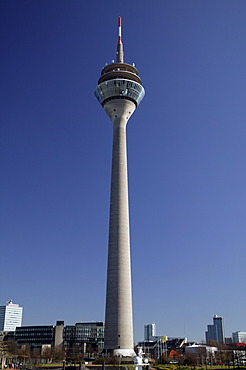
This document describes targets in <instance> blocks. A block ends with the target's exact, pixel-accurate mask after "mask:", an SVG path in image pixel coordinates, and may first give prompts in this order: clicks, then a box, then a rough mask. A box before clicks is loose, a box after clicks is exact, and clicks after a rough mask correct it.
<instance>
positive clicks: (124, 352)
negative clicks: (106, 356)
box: [113, 348, 136, 357]
mask: <svg viewBox="0 0 246 370" xmlns="http://www.w3.org/2000/svg"><path fill="white" fill-rule="evenodd" d="M113 353H114V355H115V356H118V357H134V356H136V353H135V352H134V350H133V349H132V348H131V349H123V348H122V349H120V348H119V349H115V350H114V352H113Z"/></svg>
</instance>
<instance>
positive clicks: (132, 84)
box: [95, 17, 145, 356]
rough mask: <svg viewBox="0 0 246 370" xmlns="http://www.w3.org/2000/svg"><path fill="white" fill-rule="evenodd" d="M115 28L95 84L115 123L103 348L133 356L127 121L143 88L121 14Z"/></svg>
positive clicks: (116, 353) (100, 98)
mask: <svg viewBox="0 0 246 370" xmlns="http://www.w3.org/2000/svg"><path fill="white" fill-rule="evenodd" d="M118 30H119V34H118V45H117V53H116V63H115V62H114V61H113V63H112V64H110V65H107V66H106V67H104V68H103V70H102V72H101V77H100V79H99V81H98V86H97V88H96V89H95V95H96V97H97V99H98V100H99V103H100V104H101V105H102V107H103V108H104V110H105V111H106V113H107V114H108V116H109V118H110V119H111V121H112V124H113V153H112V173H111V197H110V217H109V219H110V221H109V241H108V268H107V292H106V314H105V343H104V349H105V351H106V352H111V353H114V354H115V355H119V356H133V355H134V354H135V352H134V349H133V323H132V284H131V262H130V235H129V209H128V179H127V176H128V175H127V150H126V125H127V122H128V120H129V118H130V117H131V115H132V114H133V112H134V111H135V109H136V107H138V105H139V103H140V102H141V100H142V99H143V97H144V94H145V91H144V88H143V86H142V82H141V79H140V77H139V76H138V71H137V69H136V68H135V66H134V65H130V64H127V63H125V62H124V54H123V44H122V36H121V17H119V19H118Z"/></svg>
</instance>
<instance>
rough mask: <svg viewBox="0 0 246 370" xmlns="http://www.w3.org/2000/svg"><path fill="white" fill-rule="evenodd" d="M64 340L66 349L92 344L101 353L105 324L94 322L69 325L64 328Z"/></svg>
mask: <svg viewBox="0 0 246 370" xmlns="http://www.w3.org/2000/svg"><path fill="white" fill-rule="evenodd" d="M63 340H64V342H63V343H64V346H65V347H71V346H73V345H76V346H79V345H82V344H92V345H93V346H94V347H96V348H97V350H99V351H101V350H102V349H103V344H104V323H103V322H101V321H100V322H98V321H93V322H80V323H77V324H75V325H67V326H65V327H64V333H63Z"/></svg>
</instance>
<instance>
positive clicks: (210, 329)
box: [205, 315, 225, 343]
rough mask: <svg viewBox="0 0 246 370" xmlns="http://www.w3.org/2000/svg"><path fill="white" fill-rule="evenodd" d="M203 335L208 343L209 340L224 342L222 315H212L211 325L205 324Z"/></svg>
mask: <svg viewBox="0 0 246 370" xmlns="http://www.w3.org/2000/svg"><path fill="white" fill-rule="evenodd" d="M205 337H206V343H209V342H211V341H213V342H219V343H224V341H225V334H224V320H223V318H222V317H219V316H217V315H214V317H213V325H208V326H207V331H206V332H205Z"/></svg>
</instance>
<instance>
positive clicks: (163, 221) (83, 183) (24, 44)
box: [0, 0, 246, 340]
mask: <svg viewBox="0 0 246 370" xmlns="http://www.w3.org/2000/svg"><path fill="white" fill-rule="evenodd" d="M119 15H120V16H122V18H123V40H124V47H125V60H126V62H128V63H132V62H134V63H135V64H136V66H137V68H138V69H139V73H140V76H141V78H142V81H143V85H144V87H145V89H146V96H145V98H144V100H143V101H142V103H141V105H140V106H139V108H138V109H137V110H136V112H135V113H134V115H133V116H132V117H131V119H130V121H129V125H128V158H129V193H130V215H131V247H132V271H133V273H132V275H133V276H132V277H133V302H134V326H135V340H139V339H142V338H143V326H144V324H145V323H149V322H155V323H156V325H157V333H158V334H160V335H161V334H163V335H168V336H183V335H185V336H187V337H188V339H190V340H201V339H204V331H205V329H206V325H207V324H208V323H212V316H213V315H214V314H218V315H221V316H223V317H224V319H225V329H226V335H227V336H230V335H231V333H232V331H236V330H243V331H244V330H246V323H245V317H246V316H245V306H246V296H245V288H244V285H245V278H246V268H245V260H246V248H245V246H246V227H245V223H246V172H245V157H246V145H245V142H246V123H245V117H246V22H245V19H246V2H245V1H244V0H242V1H240V0H235V1H232V0H231V1H228V0H213V1H212V0H209V1H207V0H200V1H197V0H186V1H183V0H167V1H165V0H155V1H149V0H134V1H132V0H125V1H116V0H105V1H101V0H92V1H83V0H52V1H51V0H22V1H20V0H1V1H0V33H1V61H0V63H1V69H0V74H1V88H0V93H1V110H0V133H1V139H0V140H1V142H0V150H1V153H0V173H1V182H0V194H1V195H0V199H1V210H0V215H1V236H0V243H1V269H0V284H1V287H0V303H1V304H4V303H5V301H6V300H8V299H11V298H12V299H13V300H14V302H17V303H19V304H21V305H22V306H23V307H24V318H23V325H38V324H55V321H56V320H65V323H66V324H74V323H76V322H78V321H88V320H104V302H105V281H106V260H107V238H108V214H109V191H110V189H109V188H110V170H111V140H112V136H111V135H112V127H111V122H110V120H109V118H108V117H107V115H106V113H105V112H104V111H103V109H102V108H101V106H100V105H99V103H98V102H97V100H96V98H95V97H94V88H95V87H96V85H97V80H98V78H99V76H100V72H101V69H102V67H103V66H104V65H105V63H106V62H108V63H110V62H111V60H112V59H115V51H116V44H117V17H118V16H119Z"/></svg>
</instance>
